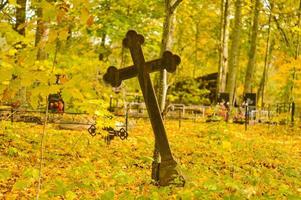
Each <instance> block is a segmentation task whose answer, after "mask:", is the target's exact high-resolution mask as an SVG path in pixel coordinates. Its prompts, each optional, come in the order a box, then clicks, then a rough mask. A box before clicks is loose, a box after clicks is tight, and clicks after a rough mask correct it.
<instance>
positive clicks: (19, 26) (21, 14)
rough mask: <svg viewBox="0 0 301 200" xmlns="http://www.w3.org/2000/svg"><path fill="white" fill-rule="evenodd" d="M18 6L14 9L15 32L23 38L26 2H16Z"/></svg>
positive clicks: (20, 0) (19, 0) (18, 0)
mask: <svg viewBox="0 0 301 200" xmlns="http://www.w3.org/2000/svg"><path fill="white" fill-rule="evenodd" d="M16 3H17V4H18V5H19V6H18V7H17V9H16V26H15V30H16V31H17V32H18V33H19V34H20V35H23V36H25V26H24V24H25V20H26V0H17V2H16Z"/></svg>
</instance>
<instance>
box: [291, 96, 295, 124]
mask: <svg viewBox="0 0 301 200" xmlns="http://www.w3.org/2000/svg"><path fill="white" fill-rule="evenodd" d="M291 114H292V116H291V123H292V126H294V121H295V119H294V117H295V102H294V101H293V102H292V113H291Z"/></svg>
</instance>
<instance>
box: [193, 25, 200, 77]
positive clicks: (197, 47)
mask: <svg viewBox="0 0 301 200" xmlns="http://www.w3.org/2000/svg"><path fill="white" fill-rule="evenodd" d="M199 24H200V22H199V20H197V21H196V22H195V42H194V44H195V53H194V56H195V57H194V59H195V60H194V65H193V71H192V78H195V75H196V67H197V66H198V50H199V45H198V44H199V37H200V28H199Z"/></svg>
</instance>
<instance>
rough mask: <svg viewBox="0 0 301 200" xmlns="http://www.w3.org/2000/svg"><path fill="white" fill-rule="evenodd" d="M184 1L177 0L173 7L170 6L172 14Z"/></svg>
mask: <svg viewBox="0 0 301 200" xmlns="http://www.w3.org/2000/svg"><path fill="white" fill-rule="evenodd" d="M182 1H183V0H176V1H175V2H174V3H173V4H172V6H170V12H171V13H173V12H174V11H175V10H176V8H177V7H178V5H179V4H180V3H181V2H182Z"/></svg>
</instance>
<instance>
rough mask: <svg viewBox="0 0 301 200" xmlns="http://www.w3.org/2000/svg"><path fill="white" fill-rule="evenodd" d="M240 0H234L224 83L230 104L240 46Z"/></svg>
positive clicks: (232, 98) (232, 101)
mask: <svg viewBox="0 0 301 200" xmlns="http://www.w3.org/2000/svg"><path fill="white" fill-rule="evenodd" d="M241 4H242V1H241V0H236V2H235V21H234V28H233V31H232V43H231V50H230V55H229V73H228V80H227V85H226V91H227V92H228V93H229V95H230V104H231V105H233V103H234V96H235V93H234V91H235V82H236V76H237V71H238V66H239V62H238V61H239V58H238V57H239V48H240V35H241V7H242V5H241Z"/></svg>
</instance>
